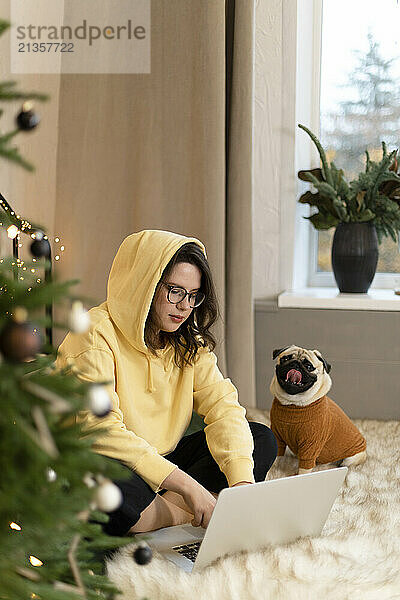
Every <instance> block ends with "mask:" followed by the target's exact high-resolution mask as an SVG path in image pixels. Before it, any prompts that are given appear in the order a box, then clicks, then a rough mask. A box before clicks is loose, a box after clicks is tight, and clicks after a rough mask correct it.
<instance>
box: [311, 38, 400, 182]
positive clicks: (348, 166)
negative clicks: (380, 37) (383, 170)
mask: <svg viewBox="0 0 400 600" xmlns="http://www.w3.org/2000/svg"><path fill="white" fill-rule="evenodd" d="M355 53H356V55H357V61H358V62H357V64H356V66H355V67H354V69H353V70H352V72H351V73H350V74H349V77H348V83H347V84H346V85H345V86H343V87H346V88H348V89H349V93H350V96H351V97H352V98H351V99H350V98H349V99H346V100H344V101H342V102H340V103H339V109H338V111H337V112H336V113H329V114H328V115H324V117H323V118H325V120H326V122H325V125H324V128H323V129H324V133H323V136H322V144H323V145H324V146H325V147H328V148H329V149H330V150H334V151H335V163H336V164H342V165H345V170H346V171H347V173H348V175H349V177H353V175H355V174H356V173H357V172H358V171H359V170H360V168H361V167H362V161H363V159H364V158H365V155H364V154H365V149H366V148H369V149H370V153H371V152H373V151H375V152H376V153H378V154H380V152H381V143H382V140H385V141H386V143H387V144H388V145H389V146H393V147H398V146H399V141H400V139H399V133H398V132H399V125H400V102H399V101H400V96H399V90H398V83H397V81H396V79H395V77H394V75H393V74H392V67H393V62H394V59H393V58H392V59H385V58H384V57H383V56H382V54H381V50H380V46H379V44H378V42H376V41H374V39H373V36H372V34H371V33H370V34H369V35H368V50H367V52H366V53H363V52H361V51H356V52H355ZM374 158H377V157H374ZM350 173H351V175H350Z"/></svg>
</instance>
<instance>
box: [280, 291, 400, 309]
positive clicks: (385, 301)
mask: <svg viewBox="0 0 400 600" xmlns="http://www.w3.org/2000/svg"><path fill="white" fill-rule="evenodd" d="M278 307H279V308H326V309H334V310H387V311H400V296H398V295H396V294H395V293H394V291H393V290H391V289H386V290H384V289H370V290H369V291H368V294H341V293H340V292H339V290H338V289H337V288H328V287H326V288H303V289H300V290H295V291H292V292H283V293H282V294H280V295H279V296H278Z"/></svg>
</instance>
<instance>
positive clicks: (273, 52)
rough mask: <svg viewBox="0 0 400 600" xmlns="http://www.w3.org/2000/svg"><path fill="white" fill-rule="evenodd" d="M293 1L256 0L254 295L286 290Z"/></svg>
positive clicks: (291, 213) (291, 197) (292, 185)
mask: <svg viewBox="0 0 400 600" xmlns="http://www.w3.org/2000/svg"><path fill="white" fill-rule="evenodd" d="M296 27H297V1H296V0H268V1H266V0H257V2H256V38H255V61H256V64H255V98H254V165H253V167H254V197H253V290H254V297H255V298H274V297H276V295H277V294H278V293H279V292H281V291H282V290H284V289H287V288H289V287H290V286H291V280H292V264H293V252H294V230H295V203H296V190H297V183H296V178H295V164H294V161H295V109H296V106H295V98H296Z"/></svg>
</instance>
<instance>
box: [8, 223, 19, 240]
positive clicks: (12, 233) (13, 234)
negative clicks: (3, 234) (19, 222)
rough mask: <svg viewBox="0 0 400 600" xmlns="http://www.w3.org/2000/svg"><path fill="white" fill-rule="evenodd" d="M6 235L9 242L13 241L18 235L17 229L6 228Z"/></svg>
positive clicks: (13, 226) (11, 226)
mask: <svg viewBox="0 0 400 600" xmlns="http://www.w3.org/2000/svg"><path fill="white" fill-rule="evenodd" d="M7 235H8V237H9V238H10V240H14V239H15V238H16V237H17V235H18V227H16V226H15V225H10V227H8V228H7Z"/></svg>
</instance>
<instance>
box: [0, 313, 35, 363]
mask: <svg viewBox="0 0 400 600" xmlns="http://www.w3.org/2000/svg"><path fill="white" fill-rule="evenodd" d="M18 311H20V313H22V311H24V309H18V308H17V309H16V311H15V312H16V314H15V317H14V318H13V319H10V320H9V321H8V322H7V323H6V325H5V326H4V327H3V329H2V330H1V332H0V352H1V353H2V355H3V356H4V358H5V359H6V360H8V361H9V362H17V363H18V362H24V361H27V360H29V359H33V358H34V357H35V355H36V354H38V352H40V349H41V347H42V340H41V336H40V332H39V330H38V328H37V327H36V326H35V325H34V324H33V323H30V322H29V321H26V320H22V319H21V318H20V314H19V312H18Z"/></svg>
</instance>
